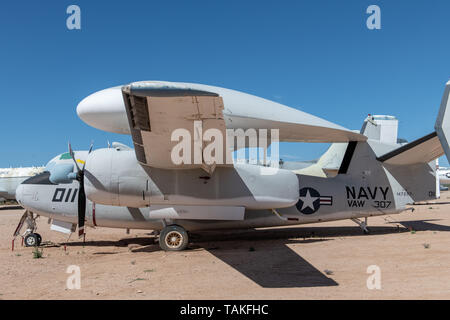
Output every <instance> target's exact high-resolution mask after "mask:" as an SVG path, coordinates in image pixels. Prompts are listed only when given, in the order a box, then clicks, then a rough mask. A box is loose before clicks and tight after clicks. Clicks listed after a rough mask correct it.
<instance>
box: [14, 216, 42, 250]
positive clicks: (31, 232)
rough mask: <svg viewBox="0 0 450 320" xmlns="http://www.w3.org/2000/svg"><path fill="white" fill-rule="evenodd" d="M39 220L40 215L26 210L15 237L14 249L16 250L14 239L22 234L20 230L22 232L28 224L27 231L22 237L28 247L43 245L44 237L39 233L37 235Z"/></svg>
mask: <svg viewBox="0 0 450 320" xmlns="http://www.w3.org/2000/svg"><path fill="white" fill-rule="evenodd" d="M37 218H39V215H34V214H33V212H31V211H28V210H26V211H25V213H24V214H23V216H22V218H21V219H20V221H19V224H18V225H17V228H16V231H15V232H14V236H13V248H14V239H15V238H16V237H17V236H18V235H19V234H20V230H22V227H23V225H24V224H25V223H26V224H27V229H26V230H25V232H24V233H23V234H22V235H21V237H22V239H23V240H24V243H25V246H26V247H34V246H39V245H41V242H42V237H41V235H40V234H39V233H36V232H35V231H36V229H37V226H36V219H37Z"/></svg>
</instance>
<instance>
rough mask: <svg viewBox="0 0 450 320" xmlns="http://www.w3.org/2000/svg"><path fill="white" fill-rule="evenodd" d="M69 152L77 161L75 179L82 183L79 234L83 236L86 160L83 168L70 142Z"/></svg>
mask: <svg viewBox="0 0 450 320" xmlns="http://www.w3.org/2000/svg"><path fill="white" fill-rule="evenodd" d="M92 147H93V144H92V143H91V147H90V148H89V151H88V154H90V153H91V151H92ZM69 153H70V156H71V157H72V159H73V161H74V162H75V166H76V168H77V173H76V177H75V180H77V181H78V182H79V184H80V189H79V191H78V236H79V237H81V236H83V235H84V222H85V219H86V217H85V216H86V193H85V192H84V168H85V166H86V161H84V163H83V166H82V168H81V169H80V166H78V162H77V160H76V159H75V153H74V152H73V150H72V146H71V145H70V142H69Z"/></svg>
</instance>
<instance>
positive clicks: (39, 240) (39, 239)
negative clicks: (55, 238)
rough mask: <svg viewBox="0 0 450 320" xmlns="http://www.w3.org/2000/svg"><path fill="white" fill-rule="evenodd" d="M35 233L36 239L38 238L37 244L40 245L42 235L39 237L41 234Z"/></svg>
mask: <svg viewBox="0 0 450 320" xmlns="http://www.w3.org/2000/svg"><path fill="white" fill-rule="evenodd" d="M35 235H36V237H37V240H38V243H37V245H38V246H40V245H41V242H42V237H41V235H40V234H39V233H35Z"/></svg>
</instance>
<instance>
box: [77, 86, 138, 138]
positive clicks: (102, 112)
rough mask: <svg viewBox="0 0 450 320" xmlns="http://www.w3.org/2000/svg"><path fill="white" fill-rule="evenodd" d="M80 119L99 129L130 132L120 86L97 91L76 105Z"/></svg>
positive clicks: (123, 132)
mask: <svg viewBox="0 0 450 320" xmlns="http://www.w3.org/2000/svg"><path fill="white" fill-rule="evenodd" d="M77 114H78V117H80V119H81V120H83V121H84V122H85V123H87V124H88V125H90V126H92V127H94V128H97V129H99V130H103V131H108V132H114V133H122V134H130V128H129V125H128V119H127V114H126V110H125V104H124V102H123V97H122V90H121V87H114V88H109V89H105V90H101V91H98V92H96V93H93V94H91V95H90V96H88V97H86V98H84V99H83V100H82V101H81V102H80V103H79V104H78V106H77Z"/></svg>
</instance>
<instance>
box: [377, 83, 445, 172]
mask: <svg viewBox="0 0 450 320" xmlns="http://www.w3.org/2000/svg"><path fill="white" fill-rule="evenodd" d="M449 93H450V81H449V82H447V84H446V86H445V90H444V96H443V97H442V102H441V107H440V109H439V114H438V117H437V120H436V124H435V126H434V128H435V130H436V131H435V132H433V133H430V134H428V135H426V136H424V137H422V138H419V139H417V140H415V141H413V142H410V143H408V144H405V145H403V146H401V147H399V148H397V149H395V150H392V151H390V152H388V153H386V154H384V155H382V156H380V157H378V158H377V159H378V160H379V161H381V162H384V163H387V164H395V165H405V164H416V163H428V162H431V161H433V160H435V159H437V158H439V157H441V156H442V155H444V153H445V155H446V156H447V159H448V160H449V161H450V146H449V144H448V141H450V97H449ZM447 109H448V110H447Z"/></svg>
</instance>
